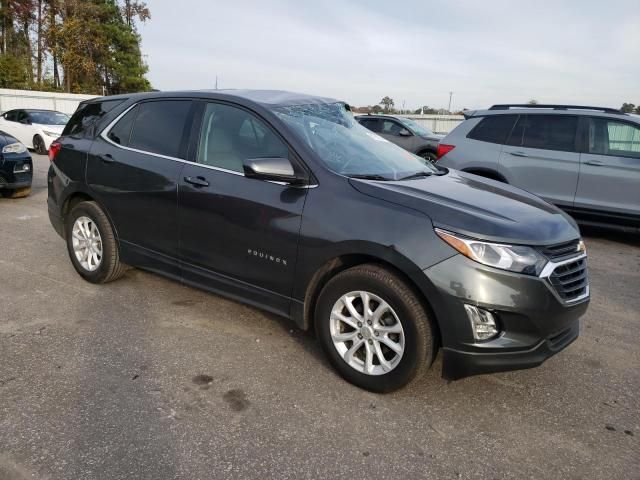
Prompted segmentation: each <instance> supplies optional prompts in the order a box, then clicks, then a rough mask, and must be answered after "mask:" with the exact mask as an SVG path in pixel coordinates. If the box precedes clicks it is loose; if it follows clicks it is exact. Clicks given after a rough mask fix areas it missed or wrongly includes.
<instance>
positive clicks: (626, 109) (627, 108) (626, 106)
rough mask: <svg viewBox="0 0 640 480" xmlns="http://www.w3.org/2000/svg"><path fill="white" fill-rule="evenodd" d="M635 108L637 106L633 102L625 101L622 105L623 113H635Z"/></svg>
mask: <svg viewBox="0 0 640 480" xmlns="http://www.w3.org/2000/svg"><path fill="white" fill-rule="evenodd" d="M635 109H636V106H635V105H634V104H633V103H623V104H622V107H620V111H621V112H622V113H633V111H634V110H635Z"/></svg>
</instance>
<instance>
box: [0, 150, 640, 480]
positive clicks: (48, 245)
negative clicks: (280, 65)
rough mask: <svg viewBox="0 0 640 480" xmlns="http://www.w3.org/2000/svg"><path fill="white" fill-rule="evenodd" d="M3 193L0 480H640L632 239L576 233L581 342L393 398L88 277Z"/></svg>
mask: <svg viewBox="0 0 640 480" xmlns="http://www.w3.org/2000/svg"><path fill="white" fill-rule="evenodd" d="M34 157H35V181H34V191H33V194H32V195H31V196H30V197H28V198H26V199H21V200H6V199H0V479H1V480H5V479H12V480H13V479H26V478H29V479H33V478H36V479H94V478H100V479H102V478H104V479H134V478H135V479H173V478H179V479H190V480H192V479H209V478H282V479H289V478H290V479H303V478H343V477H351V478H395V479H397V478H429V479H435V478H447V479H448V478H453V479H456V478H483V479H484V478H487V479H491V478H550V479H558V478H569V479H573V478H576V479H577V478H602V479H610V478H616V479H634V478H640V443H639V442H640V398H639V395H640V347H639V345H640V236H633V235H621V234H612V233H608V232H602V231H587V232H585V234H586V242H587V248H588V253H589V262H590V271H591V282H592V301H591V305H590V308H589V311H588V313H587V314H586V316H585V317H583V323H582V333H581V336H580V338H579V339H578V340H577V341H576V342H575V343H574V344H572V345H571V346H570V347H569V348H568V349H567V350H565V351H563V352H562V353H560V354H559V355H557V356H555V357H553V358H551V359H550V360H548V361H547V362H546V363H545V364H544V365H542V366H541V367H539V368H536V369H532V370H526V371H518V372H510V373H503V374H494V375H485V376H480V377H473V378H468V379H464V380H460V381H457V382H451V383H448V382H445V381H444V380H442V379H441V378H440V372H439V369H440V367H441V360H440V358H438V359H437V360H436V363H435V365H434V367H433V368H432V370H431V371H430V372H429V374H428V375H427V376H426V377H425V378H423V379H421V380H420V381H418V382H417V383H416V384H414V385H413V386H412V387H410V388H408V389H404V390H401V391H399V392H396V393H393V394H387V395H377V394H373V393H369V392H365V391H362V390H359V389H358V388H356V387H353V386H351V385H349V384H347V383H346V382H344V381H343V380H342V379H341V378H340V377H338V376H337V375H336V374H335V373H334V372H333V371H332V370H331V368H330V367H329V365H328V363H327V362H326V361H325V359H324V358H323V355H322V353H321V351H320V349H319V347H318V345H317V344H316V342H315V340H314V338H313V336H312V335H311V334H308V333H303V332H301V331H299V330H297V329H296V328H295V327H294V326H293V325H292V324H289V323H288V322H286V321H285V320H282V319H279V318H276V317H274V316H272V315H269V314H266V313H263V312H261V311H259V310H256V309H254V308H250V307H246V306H243V305H241V304H238V303H235V302H233V301H229V300H226V299H223V298H221V297H218V296H215V295H211V294H208V293H205V292H201V291H198V290H195V289H192V288H188V287H185V286H182V285H180V284H179V283H176V282H172V281H170V280H166V279H163V278H161V277H158V276H156V275H153V274H148V273H144V272H142V271H139V270H130V271H129V272H128V273H127V274H126V276H125V277H124V278H122V279H120V280H118V281H116V282H113V283H111V284H108V285H103V286H96V285H92V284H89V283H87V282H85V281H83V280H82V279H81V278H80V277H79V276H78V275H77V274H76V273H75V271H74V270H73V268H72V266H71V263H70V262H69V259H68V257H67V252H66V248H65V244H64V242H63V240H62V239H60V238H59V237H58V236H57V235H56V234H55V232H54V231H53V229H52V228H51V226H50V225H49V220H48V218H47V212H46V196H47V194H46V169H47V168H48V161H47V160H46V158H45V157H40V156H34Z"/></svg>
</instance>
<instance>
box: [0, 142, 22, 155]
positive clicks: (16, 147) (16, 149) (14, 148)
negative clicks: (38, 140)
mask: <svg viewBox="0 0 640 480" xmlns="http://www.w3.org/2000/svg"><path fill="white" fill-rule="evenodd" d="M26 151H27V147H25V146H24V145H23V144H21V143H20V142H16V143H10V144H9V145H5V146H4V147H3V148H2V153H23V152H26Z"/></svg>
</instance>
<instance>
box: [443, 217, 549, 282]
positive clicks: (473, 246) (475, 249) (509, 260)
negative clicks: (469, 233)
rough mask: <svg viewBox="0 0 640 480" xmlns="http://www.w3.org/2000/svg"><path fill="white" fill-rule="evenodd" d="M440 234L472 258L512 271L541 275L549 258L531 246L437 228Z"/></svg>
mask: <svg viewBox="0 0 640 480" xmlns="http://www.w3.org/2000/svg"><path fill="white" fill-rule="evenodd" d="M435 230H436V233H437V234H438V236H439V237H440V238H441V239H443V240H444V241H445V242H447V243H448V244H449V245H451V246H452V247H453V248H455V249H456V250H457V251H459V252H460V253H461V254H463V255H464V256H465V257H469V258H470V259H471V260H475V261H476V262H479V263H482V264H484V265H488V266H490V267H495V268H501V269H502V270H509V271H511V272H517V273H525V274H527V275H539V274H540V272H541V271H542V269H543V268H544V266H545V265H546V263H547V259H546V258H545V257H543V256H542V255H541V254H540V253H538V252H537V251H536V250H534V249H533V248H531V247H526V246H523V245H504V244H500V243H491V242H484V241H481V240H475V239H473V238H468V237H463V236H460V235H457V234H453V233H451V232H447V231H444V230H440V229H439V228H436V229H435Z"/></svg>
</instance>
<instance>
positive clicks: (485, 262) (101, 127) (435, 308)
mask: <svg viewBox="0 0 640 480" xmlns="http://www.w3.org/2000/svg"><path fill="white" fill-rule="evenodd" d="M49 157H50V160H51V167H50V169H49V173H48V187H49V196H48V206H49V216H50V219H51V223H52V225H53V227H54V228H55V230H56V231H57V232H58V233H59V234H60V235H61V236H62V237H63V238H64V239H65V241H66V243H67V250H68V253H69V257H70V259H71V262H72V263H73V266H74V267H75V269H76V270H77V272H78V273H79V274H80V275H81V276H82V277H83V278H85V279H86V280H88V281H90V282H93V283H104V282H109V281H112V280H115V279H116V278H118V277H120V276H121V275H122V274H123V272H124V270H125V265H130V266H135V267H139V268H142V269H146V270H149V271H152V272H155V273H159V274H161V275H164V276H167V277H169V278H172V279H175V280H178V281H182V282H184V283H186V284H189V285H193V286H196V287H199V288H204V289H206V290H209V291H212V292H215V293H218V294H222V295H225V296H228V297H231V298H233V299H236V300H239V301H241V302H245V303H247V304H250V305H254V306H256V307H259V308H262V309H265V310H268V311H270V312H273V313H276V314H278V315H281V316H284V317H287V318H289V319H291V320H293V321H294V322H295V323H296V324H297V325H298V326H299V327H301V328H303V329H309V328H314V329H315V331H316V334H317V337H318V339H319V341H320V343H321V345H322V348H323V349H324V351H325V353H326V355H327V356H328V358H329V360H330V362H331V364H332V365H333V367H335V369H336V370H337V371H338V372H339V373H340V375H342V376H343V377H344V378H345V379H347V380H348V381H350V382H352V383H354V384H356V385H358V386H360V387H362V388H366V389H369V390H372V391H378V392H384V391H391V390H394V389H397V388H399V387H402V386H403V385H405V384H407V383H408V382H410V381H411V380H412V379H414V378H416V377H417V376H418V375H419V374H422V373H423V372H424V371H426V370H427V369H428V368H429V367H430V365H431V363H432V362H433V359H434V356H435V355H436V352H437V351H438V349H442V352H443V376H444V377H445V378H448V379H457V378H461V377H465V376H469V375H475V374H480V373H487V372H496V371H503V370H513V369H519V368H528V367H533V366H536V365H539V364H540V363H542V362H543V361H544V360H545V359H547V358H548V357H550V356H551V355H553V354H554V353H556V352H558V351H560V350H562V349H563V348H565V347H566V346H567V345H569V344H570V343H571V342H572V341H573V340H575V339H576V338H577V336H578V330H579V320H578V319H579V317H580V316H581V315H582V314H583V313H584V312H585V311H586V309H587V305H588V301H589V285H588V277H587V265H586V253H585V250H584V244H583V242H582V240H581V239H580V233H579V230H578V228H577V226H576V224H575V222H574V221H573V220H571V218H569V217H568V216H567V215H566V214H565V213H563V212H562V211H561V210H559V209H558V208H556V207H554V206H552V205H550V204H548V203H546V202H545V201H543V200H541V199H540V198H538V197H536V196H534V195H531V194H529V193H527V192H525V191H523V190H520V189H518V188H515V187H512V186H509V185H506V184H504V183H500V182H497V181H493V180H490V179H483V178H480V177H478V176H475V175H471V174H466V173H462V172H459V171H456V170H453V169H446V168H442V167H440V168H436V167H434V166H431V165H425V164H424V162H423V161H421V159H420V158H419V157H417V156H416V155H413V154H411V153H409V152H407V151H405V150H403V149H402V148H400V147H398V146H396V145H394V144H392V143H390V142H388V141H387V140H385V139H384V138H382V137H380V136H378V135H377V134H375V133H374V132H371V131H369V130H367V129H366V128H364V127H362V126H361V125H359V124H358V122H357V121H356V120H355V119H354V117H353V115H352V114H351V112H350V109H349V106H348V105H347V104H345V103H344V102H339V101H336V100H333V99H329V98H321V97H315V96H308V95H302V94H295V93H288V92H281V91H242V90H229V91H221V90H217V91H203V92H177V93H166V92H156V93H144V94H135V95H127V96H114V97H106V98H99V99H92V100H89V101H87V102H83V103H82V104H80V106H79V107H78V110H77V111H76V112H75V114H74V115H73V117H72V118H71V120H70V121H69V123H68V124H67V126H66V127H65V129H64V132H63V134H62V136H61V137H60V138H59V139H58V140H57V141H55V142H54V143H53V144H52V146H51V148H50V150H49Z"/></svg>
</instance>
